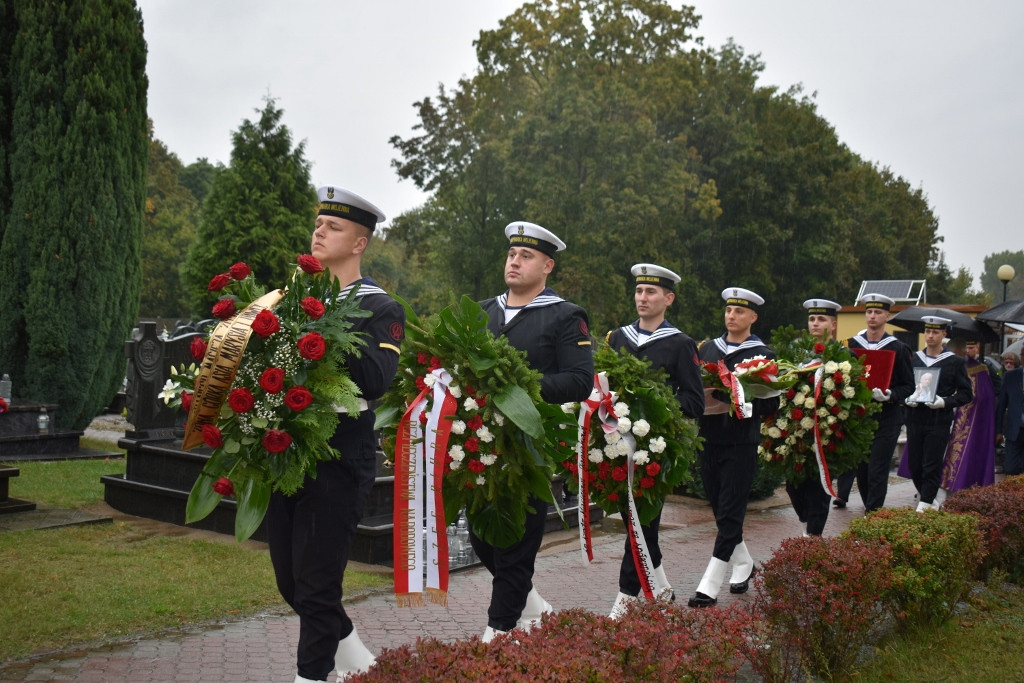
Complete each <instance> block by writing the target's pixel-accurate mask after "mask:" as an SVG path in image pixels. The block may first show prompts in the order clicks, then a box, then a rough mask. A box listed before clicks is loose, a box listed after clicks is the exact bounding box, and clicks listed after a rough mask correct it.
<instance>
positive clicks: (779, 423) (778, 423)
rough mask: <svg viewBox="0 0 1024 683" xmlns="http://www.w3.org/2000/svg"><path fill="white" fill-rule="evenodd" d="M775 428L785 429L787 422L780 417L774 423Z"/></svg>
mask: <svg viewBox="0 0 1024 683" xmlns="http://www.w3.org/2000/svg"><path fill="white" fill-rule="evenodd" d="M775 426H776V427H778V428H779V429H785V428H786V427H788V426H789V420H788V419H786V418H784V417H780V418H779V419H778V420H776V421H775Z"/></svg>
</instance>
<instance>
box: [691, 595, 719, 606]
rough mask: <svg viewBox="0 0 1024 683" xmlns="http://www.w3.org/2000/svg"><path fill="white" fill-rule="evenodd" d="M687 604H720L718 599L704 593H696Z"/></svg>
mask: <svg viewBox="0 0 1024 683" xmlns="http://www.w3.org/2000/svg"><path fill="white" fill-rule="evenodd" d="M686 604H688V605H689V606H690V607H714V606H715V605H717V604H718V599H717V598H713V597H711V596H710V595H704V594H703V593H694V594H693V597H692V598H690V599H689V601H688V602H687V603H686Z"/></svg>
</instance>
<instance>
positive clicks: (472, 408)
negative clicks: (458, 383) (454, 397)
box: [462, 396, 480, 413]
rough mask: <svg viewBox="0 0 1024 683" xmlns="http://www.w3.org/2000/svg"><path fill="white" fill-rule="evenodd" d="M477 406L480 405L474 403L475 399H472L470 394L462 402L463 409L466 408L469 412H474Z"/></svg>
mask: <svg viewBox="0 0 1024 683" xmlns="http://www.w3.org/2000/svg"><path fill="white" fill-rule="evenodd" d="M479 407H480V406H478V405H477V404H476V399H474V398H473V397H472V396H468V397H466V400H465V402H464V403H463V404H462V408H463V410H466V411H468V412H470V413H475V412H476V411H477V409H478V408H479Z"/></svg>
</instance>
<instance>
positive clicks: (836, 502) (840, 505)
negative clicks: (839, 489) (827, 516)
mask: <svg viewBox="0 0 1024 683" xmlns="http://www.w3.org/2000/svg"><path fill="white" fill-rule="evenodd" d="M832 507H837V508H844V507H846V501H845V500H843V499H842V498H836V499H835V500H833V501H832Z"/></svg>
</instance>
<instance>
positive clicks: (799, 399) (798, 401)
mask: <svg viewBox="0 0 1024 683" xmlns="http://www.w3.org/2000/svg"><path fill="white" fill-rule="evenodd" d="M806 399H807V394H805V393H804V392H802V391H801V392H798V393H797V394H796V395H795V396H794V397H793V405H795V406H798V405H802V404H803V402H804V400H806Z"/></svg>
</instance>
